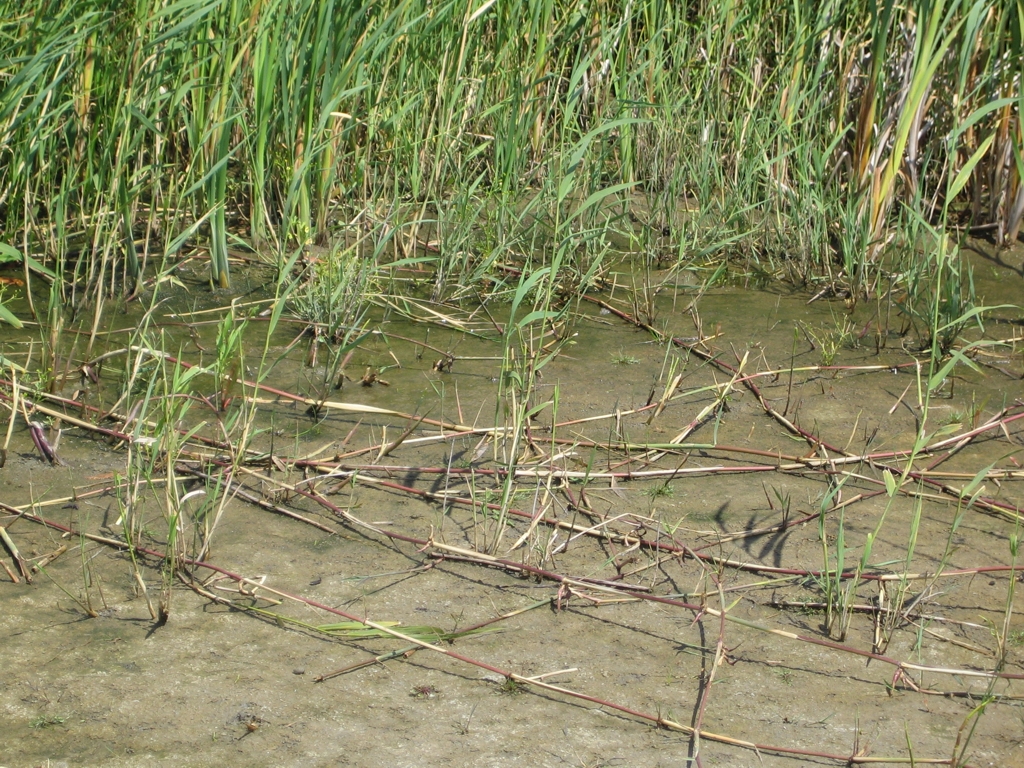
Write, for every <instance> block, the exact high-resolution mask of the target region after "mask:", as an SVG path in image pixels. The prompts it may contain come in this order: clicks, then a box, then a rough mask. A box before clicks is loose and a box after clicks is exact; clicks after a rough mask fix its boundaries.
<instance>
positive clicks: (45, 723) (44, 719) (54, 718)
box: [28, 715, 69, 728]
mask: <svg viewBox="0 0 1024 768" xmlns="http://www.w3.org/2000/svg"><path fill="white" fill-rule="evenodd" d="M68 717H69V715H43V716H41V717H37V718H36V719H35V720H33V721H32V722H31V723H29V724H28V727H29V728H50V727H52V726H54V725H64V723H66V722H67V720H68Z"/></svg>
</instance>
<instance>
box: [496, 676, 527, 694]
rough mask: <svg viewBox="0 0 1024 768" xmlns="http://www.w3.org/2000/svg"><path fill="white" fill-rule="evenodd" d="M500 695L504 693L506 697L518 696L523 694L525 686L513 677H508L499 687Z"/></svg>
mask: <svg viewBox="0 0 1024 768" xmlns="http://www.w3.org/2000/svg"><path fill="white" fill-rule="evenodd" d="M498 691H499V693H504V694H505V695H506V696H516V695H517V694H520V693H522V692H523V684H522V683H519V682H517V681H516V680H514V679H513V678H511V677H506V678H505V682H503V683H502V684H501V685H500V686H498Z"/></svg>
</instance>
